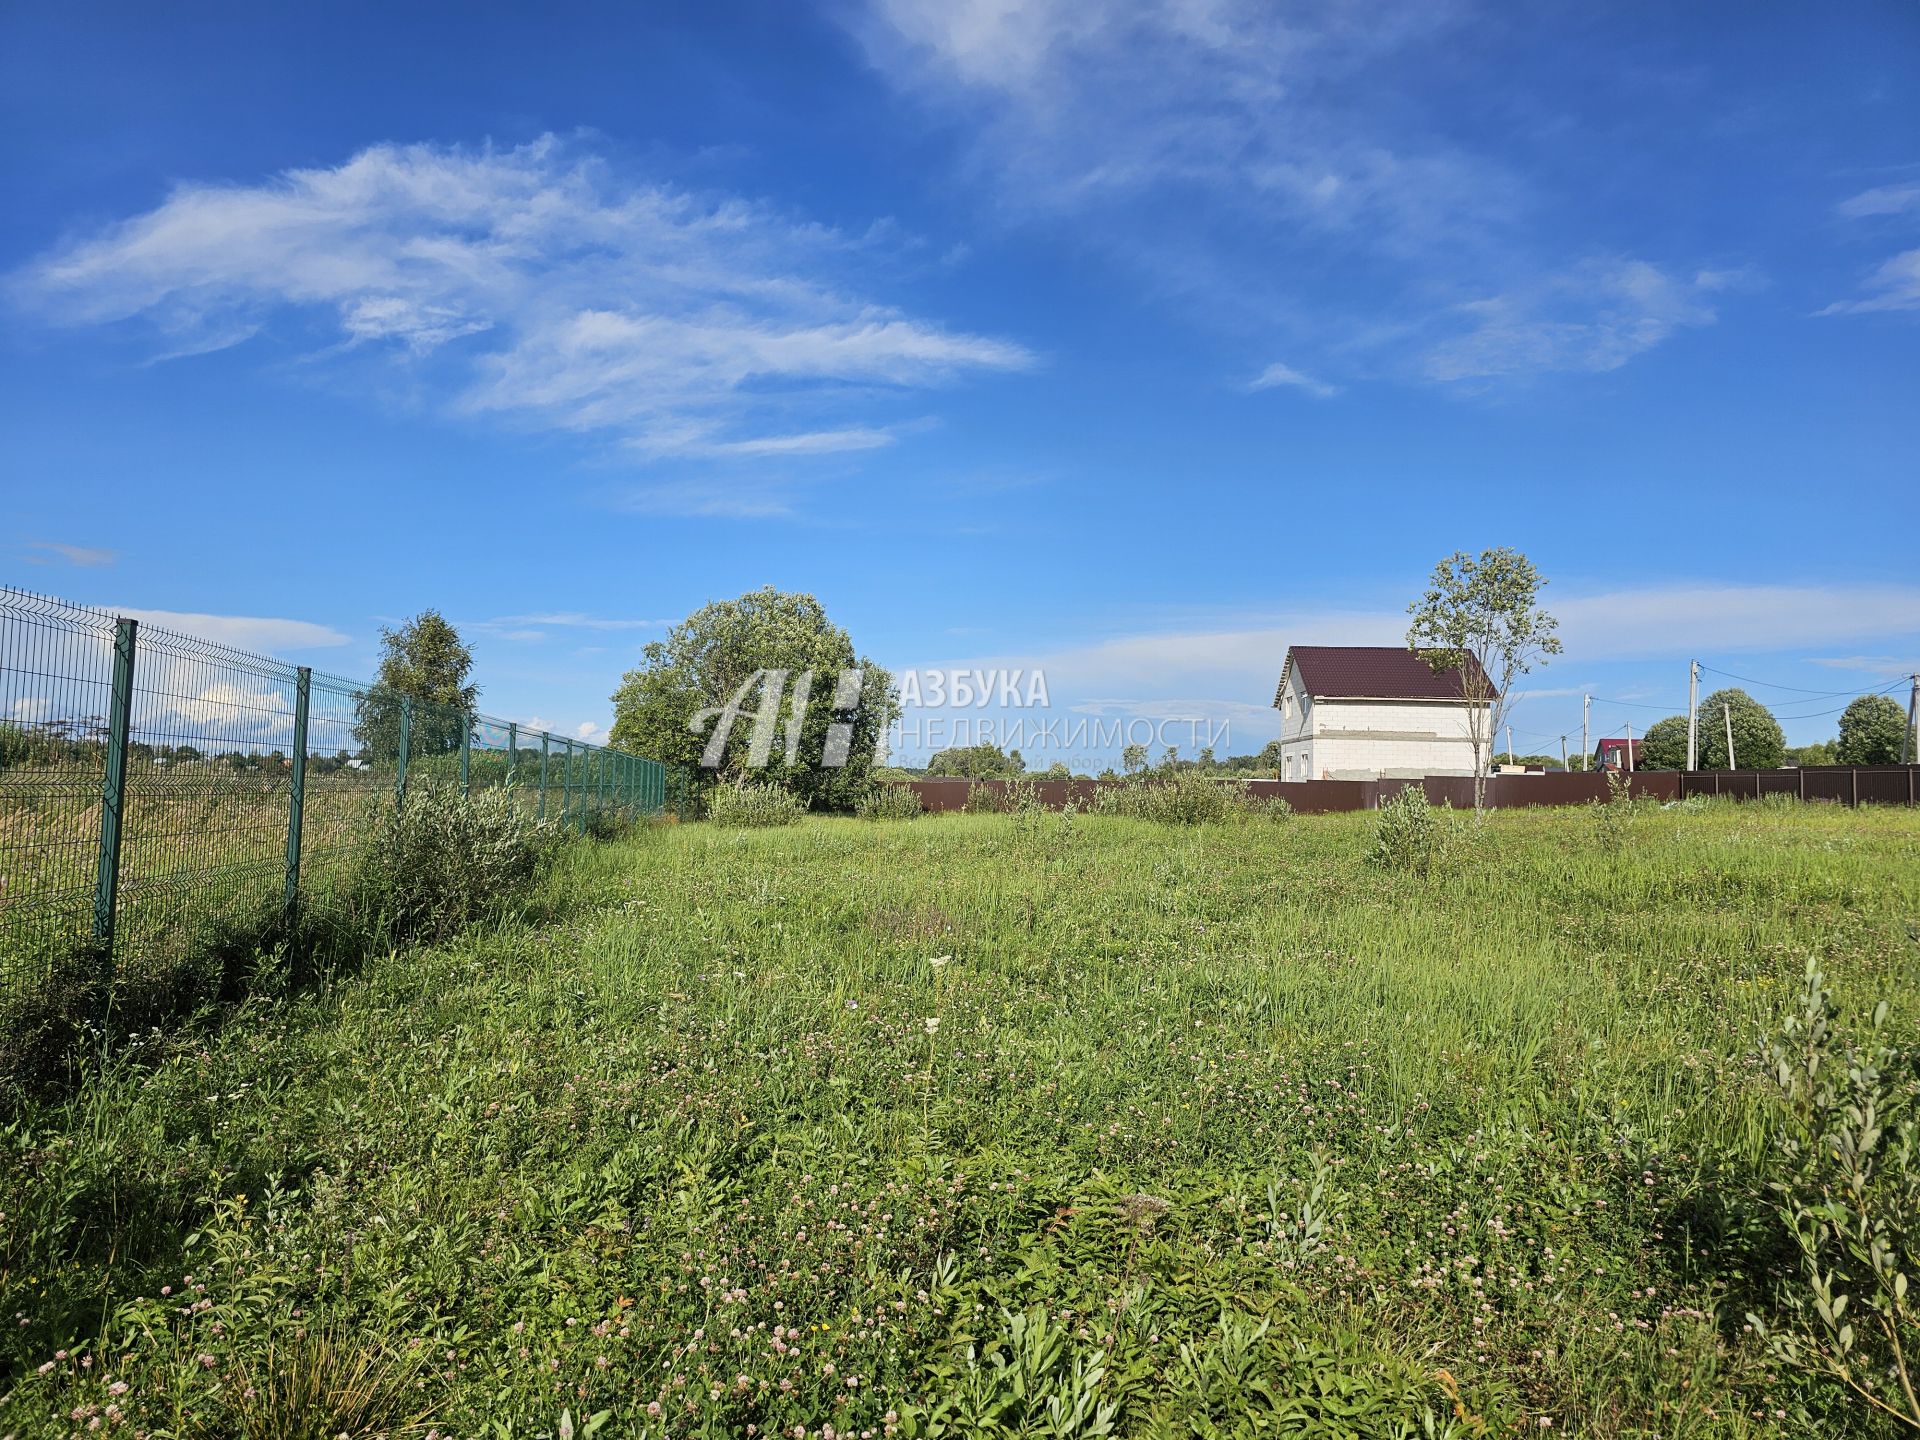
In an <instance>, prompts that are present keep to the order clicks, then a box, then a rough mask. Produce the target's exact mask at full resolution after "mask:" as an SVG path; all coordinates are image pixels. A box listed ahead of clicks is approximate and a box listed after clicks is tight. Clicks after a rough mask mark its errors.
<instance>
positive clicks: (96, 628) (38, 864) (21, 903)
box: [0, 592, 116, 993]
mask: <svg viewBox="0 0 1920 1440" xmlns="http://www.w3.org/2000/svg"><path fill="white" fill-rule="evenodd" d="M0 605H4V607H5V608H4V612H0V613H4V615H5V623H4V624H0V993H4V992H5V991H7V990H9V989H13V988H20V987H25V986H29V985H35V984H38V983H40V982H42V981H43V980H44V979H45V978H46V976H47V974H48V972H49V970H50V968H51V966H52V965H53V963H54V962H55V960H56V959H57V958H58V957H60V956H62V955H66V954H69V953H71V952H72V951H73V949H74V948H75V947H76V946H78V945H81V944H83V943H84V942H85V941H86V940H87V938H88V937H89V936H90V935H91V934H92V932H93V918H94V917H93V909H94V895H95V891H96V887H97V883H98V879H99V863H100V820H101V811H102V789H103V787H104V785H105V783H106V778H107V744H106V740H107V716H108V712H109V711H110V710H111V708H112V697H113V661H114V633H115V629H116V626H115V622H114V617H113V616H111V615H108V614H105V613H103V612H101V611H98V610H84V609H80V608H78V607H75V606H64V605H60V604H58V603H57V602H54V601H47V600H42V599H40V598H39V597H37V596H31V595H22V594H14V593H9V592H0Z"/></svg>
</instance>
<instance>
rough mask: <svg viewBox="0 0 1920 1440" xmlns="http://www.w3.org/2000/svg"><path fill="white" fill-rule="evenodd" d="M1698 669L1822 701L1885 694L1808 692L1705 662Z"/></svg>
mask: <svg viewBox="0 0 1920 1440" xmlns="http://www.w3.org/2000/svg"><path fill="white" fill-rule="evenodd" d="M1700 668H1701V669H1702V670H1711V671H1713V673H1714V674H1716V675H1724V676H1726V677H1727V679H1729V680H1738V681H1739V682H1740V683H1741V684H1743V685H1758V686H1760V687H1761V688H1762V689H1763V690H1791V691H1793V692H1795V693H1796V694H1800V695H1811V696H1814V697H1816V698H1818V699H1822V700H1837V699H1839V698H1840V697H1841V696H1843V695H1880V694H1884V693H1885V692H1884V691H1880V690H1809V689H1807V687H1806V686H1804V685H1782V684H1780V683H1779V682H1778V681H1775V680H1755V679H1754V678H1753V677H1752V676H1751V675H1736V674H1734V673H1733V672H1732V671H1731V670H1722V669H1720V668H1718V667H1717V666H1713V665H1709V664H1707V663H1706V662H1705V661H1702V662H1701V663H1700ZM1896 683H1898V682H1896ZM1783 703H1785V704H1788V705H1791V704H1793V703H1794V702H1793V701H1791V700H1788V701H1785V702H1783Z"/></svg>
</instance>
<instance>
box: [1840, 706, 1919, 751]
mask: <svg viewBox="0 0 1920 1440" xmlns="http://www.w3.org/2000/svg"><path fill="white" fill-rule="evenodd" d="M1906 733H1907V712H1906V710H1905V709H1903V708H1902V707H1901V705H1900V704H1899V702H1898V701H1896V700H1894V699H1893V698H1892V697H1891V696H1887V695H1862V696H1861V697H1860V698H1859V699H1858V700H1855V701H1854V702H1853V703H1852V704H1851V705H1849V706H1847V708H1846V709H1845V710H1844V711H1843V712H1842V713H1841V716H1840V739H1839V741H1838V742H1837V743H1836V744H1835V745H1834V747H1833V750H1834V759H1835V761H1836V763H1838V764H1841V765H1898V764H1899V763H1900V744H1901V741H1902V740H1904V739H1905V738H1906Z"/></svg>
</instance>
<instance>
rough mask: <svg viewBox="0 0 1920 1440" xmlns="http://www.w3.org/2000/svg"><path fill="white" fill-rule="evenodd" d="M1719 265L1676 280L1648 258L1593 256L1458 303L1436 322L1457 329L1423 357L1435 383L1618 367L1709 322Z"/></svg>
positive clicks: (1717, 287)
mask: <svg viewBox="0 0 1920 1440" xmlns="http://www.w3.org/2000/svg"><path fill="white" fill-rule="evenodd" d="M1721 280H1722V277H1720V276H1719V275H1717V274H1714V273H1712V272H1708V273H1706V274H1703V275H1702V276H1697V277H1695V279H1694V280H1693V281H1692V282H1690V283H1689V282H1687V281H1682V280H1676V279H1674V278H1673V277H1672V276H1670V275H1668V274H1666V273H1665V272H1664V271H1662V270H1660V269H1659V268H1658V267H1657V266H1653V265H1649V264H1647V263H1646V262H1645V261H1641V260H1619V261H1590V262H1588V263H1586V264H1583V265H1580V266H1576V267H1574V268H1573V269H1572V270H1570V271H1568V272H1566V273H1564V274H1561V275H1557V276H1553V277H1551V278H1550V279H1548V280H1546V281H1544V282H1542V283H1540V284H1537V285H1534V286H1532V287H1530V288H1529V289H1526V290H1522V291H1516V292H1512V293H1508V294H1502V295H1494V296H1490V297H1488V298H1486V299H1481V300H1474V301H1470V302H1468V303H1466V304H1463V305H1459V306H1456V307H1455V308H1454V310H1453V312H1452V315H1451V316H1450V317H1447V318H1445V319H1442V320H1441V321H1439V322H1437V324H1436V328H1444V327H1446V326H1448V325H1452V326H1456V327H1458V333H1455V334H1453V335H1450V336H1447V337H1446V338H1444V339H1441V340H1438V341H1437V342H1435V343H1433V344H1432V345H1431V346H1430V347H1429V348H1428V349H1427V351H1426V354H1425V356H1424V358H1423V360H1422V361H1421V367H1422V369H1423V370H1424V371H1425V373H1426V375H1427V376H1428V378H1430V379H1433V380H1437V381H1447V382H1451V381H1461V380H1485V379H1495V378H1505V377H1515V376H1526V375H1539V374H1545V373H1549V372H1553V371H1585V372H1589V373H1598V372H1602V371H1607V370H1617V369H1619V368H1620V366H1622V365H1624V364H1626V363H1627V362H1628V361H1629V360H1631V359H1633V358H1634V357H1635V356H1636V355H1640V354H1642V353H1644V352H1645V351H1647V350H1651V349H1652V348H1653V347H1654V346H1656V345H1658V344H1660V342H1661V341H1663V340H1665V339H1667V338H1668V337H1669V336H1671V335H1672V334H1673V333H1674V332H1675V331H1676V330H1679V329H1682V328H1686V327H1690V326H1697V325H1708V324H1711V323H1712V322H1713V319H1714V312H1713V310H1712V308H1711V307H1709V306H1708V305H1707V304H1706V303H1705V301H1704V300H1703V299H1702V295H1703V294H1704V293H1707V292H1709V291H1712V290H1716V289H1721V288H1724V285H1723V284H1722V283H1721Z"/></svg>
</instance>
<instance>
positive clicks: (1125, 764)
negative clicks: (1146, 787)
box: [1120, 745, 1147, 775]
mask: <svg viewBox="0 0 1920 1440" xmlns="http://www.w3.org/2000/svg"><path fill="white" fill-rule="evenodd" d="M1120 768H1121V769H1122V770H1124V771H1125V772H1126V773H1127V774H1129V775H1138V774H1139V773H1140V772H1141V771H1142V770H1145V769H1146V768H1147V747H1146V746H1144V745H1124V746H1122V747H1121V749H1120Z"/></svg>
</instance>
